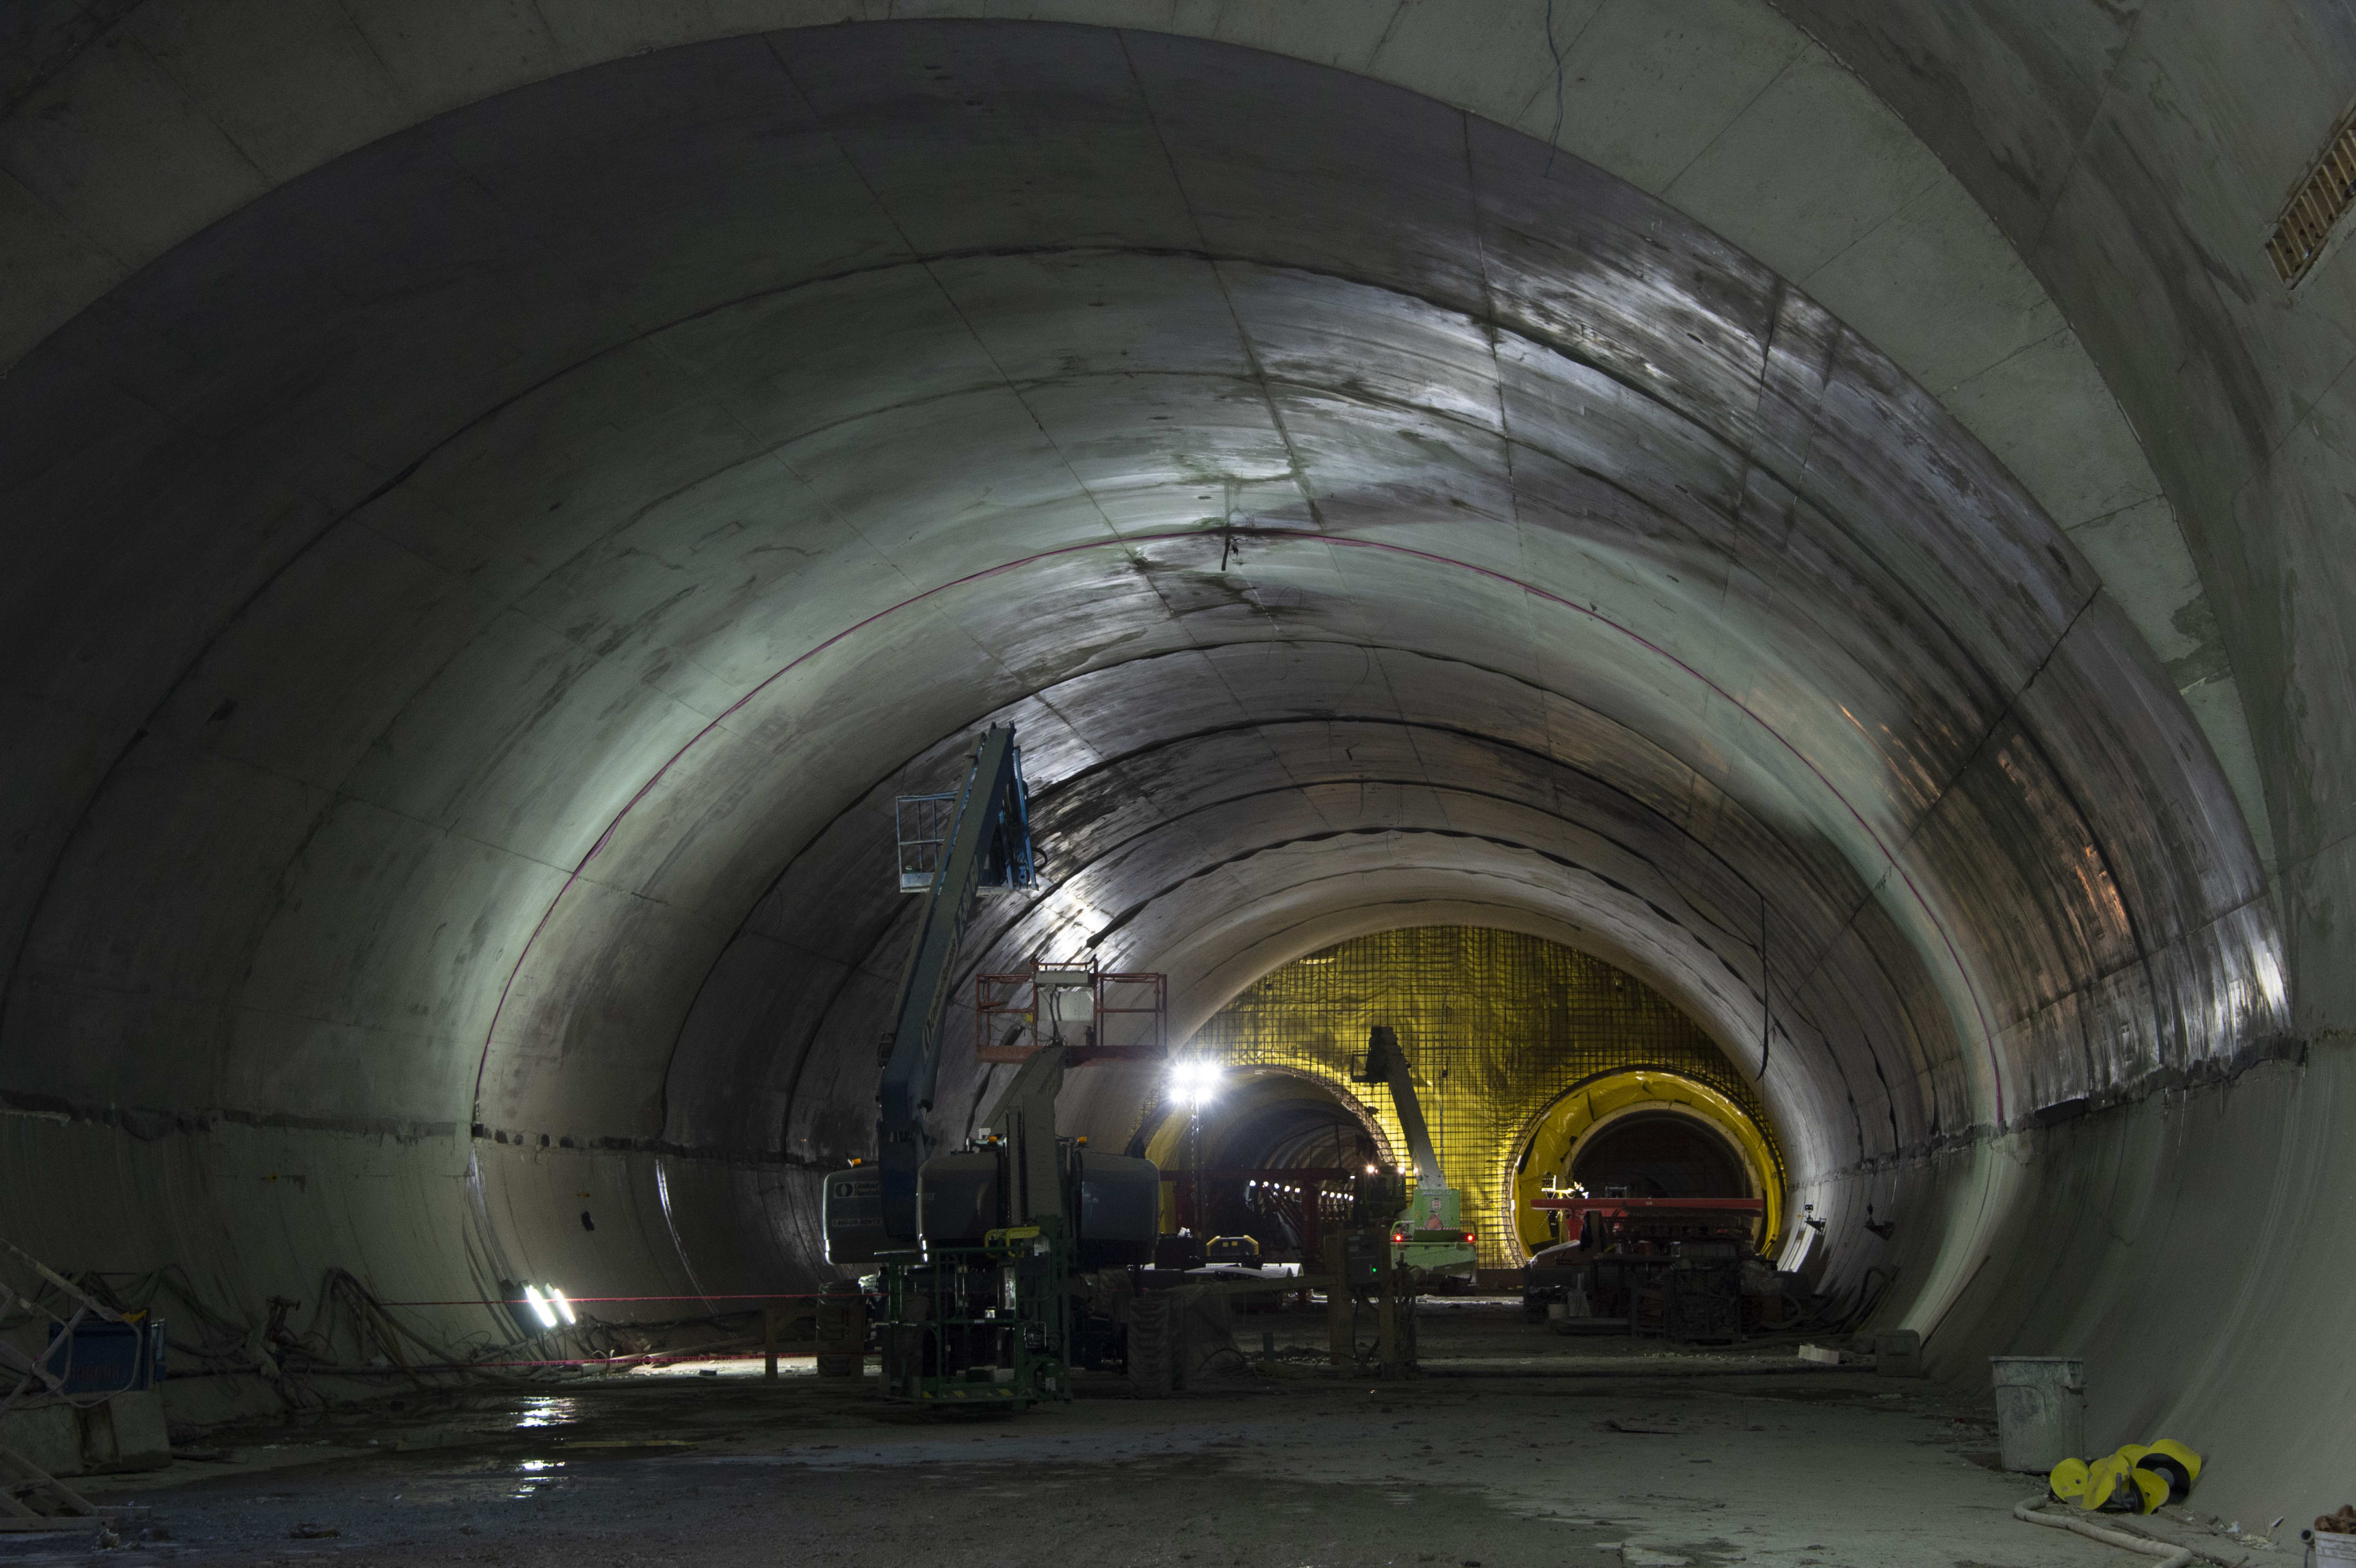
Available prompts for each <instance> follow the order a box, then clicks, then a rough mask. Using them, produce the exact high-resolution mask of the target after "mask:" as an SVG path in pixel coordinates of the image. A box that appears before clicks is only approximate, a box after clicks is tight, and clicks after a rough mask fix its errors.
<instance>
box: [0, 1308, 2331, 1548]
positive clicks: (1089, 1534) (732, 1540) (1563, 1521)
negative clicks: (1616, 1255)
mask: <svg viewBox="0 0 2356 1568" xmlns="http://www.w3.org/2000/svg"><path fill="white" fill-rule="evenodd" d="M1237 1321H1238V1326H1239V1332H1238V1335H1237V1338H1238V1340H1239V1341H1242V1342H1245V1343H1247V1344H1248V1346H1250V1347H1251V1348H1254V1349H1257V1348H1258V1335H1259V1333H1261V1332H1263V1331H1266V1332H1269V1333H1273V1334H1275V1335H1277V1337H1278V1344H1279V1348H1280V1349H1282V1348H1283V1347H1285V1346H1286V1345H1289V1344H1295V1343H1299V1344H1305V1343H1307V1341H1308V1338H1309V1334H1310V1330H1311V1329H1312V1327H1313V1323H1314V1319H1312V1317H1311V1316H1310V1315H1307V1314H1301V1315H1299V1316H1291V1315H1274V1316H1271V1317H1241V1318H1239V1319H1238V1320H1237ZM1263 1326H1269V1327H1265V1328H1264V1327H1263ZM1420 1337H1421V1340H1422V1349H1423V1354H1424V1360H1425V1364H1426V1366H1427V1368H1428V1369H1430V1370H1429V1371H1428V1373H1427V1375H1425V1376H1422V1377H1419V1378H1417V1379H1414V1380H1408V1381H1376V1382H1370V1381H1335V1380H1333V1379H1331V1378H1328V1377H1324V1376H1321V1375H1317V1374H1315V1373H1313V1372H1310V1371H1306V1370H1305V1369H1304V1370H1303V1371H1300V1372H1297V1373H1295V1374H1294V1375H1289V1376H1287V1375H1277V1376H1270V1375H1267V1374H1264V1373H1263V1374H1260V1375H1251V1376H1247V1375H1244V1374H1240V1373H1239V1374H1237V1375H1236V1376H1235V1377H1233V1378H1232V1379H1230V1380H1227V1381H1221V1382H1218V1383H1216V1384H1215V1385H1212V1386H1208V1387H1201V1388H1196V1389H1194V1390H1191V1391H1189V1392H1187V1393H1185V1394H1183V1395H1181V1396H1180V1397H1178V1398H1176V1399H1173V1400H1168V1401H1151V1402H1148V1401H1138V1400H1134V1399H1130V1398H1129V1397H1127V1395H1126V1393H1125V1391H1124V1389H1123V1388H1122V1385H1120V1384H1119V1382H1118V1381H1107V1382H1106V1383H1105V1384H1104V1385H1102V1387H1101V1388H1099V1389H1098V1390H1094V1391H1085V1392H1083V1395H1082V1397H1081V1398H1079V1399H1078V1400H1076V1402H1074V1403H1070V1404H1066V1405H1060V1406H1051V1407H1047V1408H1044V1409H1040V1410H1036V1411H1033V1412H1031V1413H1026V1414H1024V1415H1023V1416H1021V1417H1019V1418H1016V1419H1013V1420H1001V1421H991V1422H976V1421H971V1420H954V1419H949V1420H944V1419H939V1418H926V1417H916V1416H913V1415H909V1414H905V1413H898V1412H895V1411H894V1410H892V1409H890V1408H888V1407H885V1406H883V1405H882V1404H880V1403H877V1402H875V1401H874V1400H873V1398H872V1397H870V1395H869V1393H868V1392H867V1391H866V1390H863V1389H854V1388H851V1387H847V1386H845V1385H842V1384H839V1383H830V1382H822V1381H819V1380H818V1379H816V1378H815V1377H811V1376H807V1375H805V1376H798V1377H788V1378H785V1379H781V1380H780V1381H777V1382H776V1383H769V1382H765V1381H762V1380H761V1379H759V1378H758V1377H757V1376H744V1375H734V1376H719V1377H708V1376H701V1375H698V1374H697V1373H696V1372H695V1371H684V1372H680V1373H677V1374H674V1375H667V1376H660V1377H646V1376H633V1377H626V1378H615V1379H611V1380H604V1381H599V1382H598V1383H595V1384H593V1385H587V1386H580V1385H575V1386H568V1387H563V1388H561V1389H549V1390H541V1391H502V1392H497V1393H485V1392H470V1393H464V1394H448V1395H439V1396H434V1397H431V1398H424V1399H421V1398H419V1397H416V1396H411V1397H409V1398H405V1399H403V1400H402V1408H400V1409H392V1408H389V1407H386V1406H377V1407H372V1408H369V1409H367V1410H348V1411H339V1412H335V1413H327V1414H322V1415H319V1416H316V1417H312V1418H309V1419H307V1420H305V1421H302V1422H298V1423H295V1424H281V1425H275V1426H270V1427H251V1428H244V1429H239V1430H233V1431H221V1432H218V1433H215V1434H213V1435H210V1436H209V1439H208V1441H209V1442H211V1443H214V1444H217V1445H219V1448H218V1450H217V1451H219V1452H222V1453H226V1454H230V1455H233V1456H234V1457H233V1458H232V1459H230V1460H229V1461H228V1462H225V1463H222V1462H215V1463H207V1462H202V1461H189V1460H180V1461H176V1462H175V1464H174V1466H173V1467H172V1469H171V1470H170V1471H169V1472H166V1473H164V1474H162V1475H160V1476H154V1477H116V1478H113V1479H112V1480H111V1481H109V1480H103V1479H102V1480H99V1481H97V1482H95V1483H94V1484H93V1483H85V1484H93V1485H94V1488H95V1489H99V1490H102V1491H103V1493H104V1496H103V1497H102V1499H100V1500H102V1502H104V1503H106V1504H108V1505H112V1506H116V1507H121V1506H123V1505H129V1509H128V1512H127V1513H126V1514H125V1515H124V1516H123V1522H122V1523H121V1524H120V1526H119V1534H120V1537H121V1541H122V1546H121V1550H135V1551H139V1552H147V1553H155V1554H158V1555H163V1556H168V1557H170V1558H173V1559H175V1560H181V1561H187V1562H190V1563H351V1564H363V1563H386V1564H395V1563H398V1564H408V1563H501V1564H511V1565H516V1568H542V1565H545V1568H582V1565H594V1568H604V1565H608V1564H611V1565H616V1568H620V1565H625V1564H637V1563H693V1564H696V1565H698V1568H731V1565H734V1564H738V1563H778V1562H789V1563H824V1564H851V1565H862V1568H863V1565H866V1564H876V1565H878V1568H881V1565H883V1564H893V1565H895V1568H897V1565H903V1564H919V1565H922V1564H931V1563H942V1564H948V1563H956V1564H959V1565H961V1568H981V1565H996V1564H1008V1565H1013V1564H1023V1563H1038V1562H1044V1561H1059V1562H1085V1563H1122V1564H1156V1565H1164V1564H1166V1565H1170V1568H1181V1565H1192V1568H1307V1565H1326V1564H1332V1565H1342V1564H1415V1565H1422V1564H1438V1565H1443V1568H1467V1565H1471V1564H1477V1565H1479V1568H1523V1565H1533V1568H1535V1565H1540V1564H1544V1565H1547V1568H1606V1565H1613V1568H1617V1565H1624V1564H1637V1565H1661V1568H1665V1565H1668V1564H1675V1563H1689V1564H1693V1565H1695V1568H1704V1565H1718V1564H1730V1563H1760V1564H1777V1565H1790V1568H1880V1565H1884V1564H1901V1563H1903V1564H1916V1563H1922V1564H1938V1565H1940V1568H1998V1565H2004V1568H2046V1565H2049V1564H2051V1565H2054V1568H2061V1565H2064V1564H2100V1563H2114V1562H2115V1563H2127V1562H2137V1561H2148V1559H2139V1558H2136V1557H2135V1556H2134V1555H2133V1554H2131V1553H2126V1552H2117V1551H2114V1550H2112V1549H2109V1548H2106V1547H2104V1546H2101V1545H2099V1544H2097V1543H2094V1542H2092V1541H2084V1540H2082V1539H2079V1538H2076V1537H2073V1536H2070V1535H2065V1534H2062V1533H2061V1532H2059V1531H2043V1530H2037V1529H2033V1528H2031V1527H2029V1526H2027V1525H2024V1524H2021V1523H2019V1521H2017V1520H2014V1519H2013V1518H2011V1516H2010V1515H2011V1509H2012V1508H2013V1506H2014V1504H2015V1503H2017V1502H2019V1501H2020V1500H2022V1499H2024V1498H2025V1497H2027V1496H2028V1495H2029V1494H2030V1493H2031V1492H2032V1491H2034V1490H2035V1489H2036V1488H2035V1484H2034V1482H2033V1480H2028V1479H2024V1478H2022V1477H2013V1476H2005V1475H2000V1474H1997V1473H1996V1472H1995V1471H1994V1470H1993V1469H1992V1468H1991V1465H1992V1461H1993V1459H1994V1455H1993V1453H1992V1452H1991V1450H1992V1449H1993V1447H1994V1437H1993V1434H1992V1431H1991V1429H1990V1427H1989V1425H1988V1424H1987V1420H1986V1412H1985V1410H1984V1409H1974V1408H1971V1407H1969V1406H1968V1405H1964V1404H1958V1403H1955V1402H1954V1400H1953V1399H1951V1398H1949V1397H1947V1396H1945V1395H1944V1394H1943V1393H1942V1392H1941V1391H1939V1390H1938V1389H1936V1388H1935V1387H1933V1386H1932V1385H1930V1384H1927V1383H1922V1382H1916V1381H1905V1382H1902V1383H1893V1381H1892V1380H1887V1379H1878V1378H1875V1377H1873V1376H1872V1375H1870V1374H1869V1373H1866V1372H1859V1371H1822V1372H1815V1373H1811V1374H1805V1375H1794V1374H1788V1373H1786V1374H1783V1375H1775V1374H1772V1373H1771V1372H1770V1371H1768V1370H1766V1369H1768V1368H1770V1367H1772V1366H1777V1365H1782V1364H1785V1363H1788V1361H1789V1360H1790V1356H1789V1349H1790V1348H1789V1347H1788V1346H1782V1347H1770V1348H1767V1349H1752V1350H1744V1351H1731V1352H1683V1353H1680V1352H1675V1351H1663V1350H1661V1349H1658V1348H1657V1347H1652V1346H1646V1347H1633V1346H1631V1345H1629V1344H1628V1342H1626V1341H1619V1342H1617V1343H1616V1344H1615V1343H1613V1342H1609V1341H1579V1340H1564V1339H1559V1338H1557V1337H1554V1336H1551V1335H1548V1334H1547V1333H1546V1332H1545V1331H1544V1330H1543V1329H1538V1328H1529V1327H1527V1326H1526V1325H1523V1324H1522V1323H1521V1322H1520V1319H1519V1314H1518V1307H1517V1304H1513V1305H1508V1304H1503V1303H1500V1304H1494V1305H1479V1304H1473V1305H1467V1304H1457V1303H1435V1304H1431V1305H1430V1309H1429V1310H1428V1311H1427V1312H1426V1314H1425V1316H1424V1318H1423V1320H1422V1324H1421V1328H1420ZM1279 1360H1280V1361H1281V1360H1282V1358H1281V1357H1280V1358H1279ZM1746 1362H1748V1363H1751V1364H1752V1365H1753V1366H1755V1367H1757V1368H1758V1369H1760V1370H1758V1371H1750V1370H1744V1363H1746ZM1564 1374H1570V1375H1564ZM159 1482H160V1483H162V1484H158V1483H159ZM2211 1541H2212V1543H2213V1544H2218V1545H2222V1544H2223V1543H2222V1541H2217V1540H2216V1538H2213V1537H2212V1538H2211ZM108 1554H110V1555H111V1553H108ZM92 1555H93V1545H92V1542H91V1538H90V1537H89V1536H88V1535H86V1534H80V1533H77V1534H72V1535H64V1534H59V1535H51V1536H29V1537H17V1538H5V1537H0V1563H49V1562H66V1561H76V1562H79V1561H87V1560H88V1559H89V1558H90V1557H91V1556H92ZM2241 1557H2242V1553H2241V1552H2224V1553H2221V1554H2219V1556H2218V1558H2217V1560H2219V1561H2223V1562H2238V1561H2240V1560H2241ZM2252 1560H2253V1561H2258V1562H2263V1561H2266V1560H2267V1559H2266V1558H2265V1557H2257V1558H2253V1559H2252ZM2273 1560H2275V1561H2283V1560H2286V1559H2284V1558H2283V1557H2281V1556H2280V1555H2279V1554H2277V1555H2276V1556H2275V1557H2274V1559H2273Z"/></svg>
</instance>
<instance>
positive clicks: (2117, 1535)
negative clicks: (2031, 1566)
mask: <svg viewBox="0 0 2356 1568" xmlns="http://www.w3.org/2000/svg"><path fill="white" fill-rule="evenodd" d="M2044 1500H2045V1499H2043V1498H2032V1499H2029V1501H2027V1502H2025V1503H2021V1504H2019V1506H2018V1507H2016V1508H2015V1509H2013V1510H2012V1517H2013V1518H2015V1519H2018V1520H2027V1521H2028V1522H2029V1523H2030V1524H2042V1525H2046V1526H2049V1527H2051V1528H2052V1529H2054V1530H2066V1531H2070V1533H2072V1535H2083V1536H2084V1537H2085V1538H2086V1539H2087V1540H2089V1541H2101V1542H2102V1543H2103V1544H2104V1545H2105V1546H2118V1547H2124V1548H2126V1550H2127V1551H2129V1552H2142V1553H2143V1554H2144V1555H2145V1556H2147V1557H2158V1558H2160V1559H2161V1560H2162V1561H2161V1563H2160V1565H2159V1568H2190V1565H2191V1564H2192V1563H2197V1562H2199V1561H2201V1553H2199V1552H2195V1551H2193V1550H2192V1548H2190V1546H2170V1545H2169V1544H2168V1542H2166V1541H2154V1540H2153V1539H2151V1537H2149V1536H2147V1535H2129V1534H2128V1533H2127V1532H2126V1531H2124V1530H2109V1529H2106V1528H2104V1526H2102V1525H2099V1524H2096V1523H2095V1522H2094V1520H2086V1519H2072V1518H2071V1517H2070V1516H2069V1515H2067V1514H2058V1513H2042V1512H2040V1511H2039V1509H2038V1507H2037V1505H2038V1504H2039V1503H2041V1502H2043V1501H2044Z"/></svg>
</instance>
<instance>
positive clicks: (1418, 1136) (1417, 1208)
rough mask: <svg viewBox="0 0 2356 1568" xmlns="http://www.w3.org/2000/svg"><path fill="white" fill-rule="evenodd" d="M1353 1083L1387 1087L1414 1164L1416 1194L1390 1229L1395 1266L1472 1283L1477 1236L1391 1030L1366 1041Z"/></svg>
mask: <svg viewBox="0 0 2356 1568" xmlns="http://www.w3.org/2000/svg"><path fill="white" fill-rule="evenodd" d="M1351 1066H1352V1071H1351V1073H1350V1076H1351V1078H1352V1079H1353V1080H1354V1081H1355V1082H1357V1083H1382V1084H1387V1085H1388V1086H1389V1089H1390V1092H1391V1105H1392V1107H1393V1108H1394V1109H1395V1110H1397V1111H1398V1119H1399V1129H1400V1131H1402V1132H1404V1133H1405V1134H1406V1135H1407V1147H1408V1157H1410V1158H1411V1159H1412V1160H1413V1161H1414V1163H1415V1188H1414V1190H1413V1191H1412V1192H1410V1193H1409V1194H1408V1200H1407V1207H1406V1208H1405V1209H1404V1210H1402V1211H1400V1213H1399V1216H1398V1219H1397V1220H1396V1221H1392V1224H1391V1251H1392V1261H1393V1262H1394V1264H1397V1265H1398V1266H1401V1267H1407V1268H1414V1269H1418V1270H1420V1271H1421V1272H1422V1273H1423V1275H1425V1276H1426V1277H1439V1278H1456V1279H1462V1280H1463V1281H1465V1282H1466V1283H1468V1284H1469V1283H1470V1282H1471V1281H1472V1273H1473V1267H1474V1264H1475V1263H1476V1262H1477V1260H1478V1259H1479V1257H1480V1253H1479V1251H1478V1249H1477V1248H1476V1247H1475V1246H1474V1244H1473V1243H1474V1237H1473V1233H1472V1232H1471V1231H1469V1230H1467V1229H1466V1228H1465V1226H1464V1223H1463V1199H1462V1194H1461V1193H1459V1192H1458V1191H1457V1189H1454V1188H1452V1187H1451V1186H1449V1185H1448V1179H1447V1177H1446V1176H1445V1175H1444V1174H1443V1173H1442V1172H1441V1170H1440V1154H1439V1151H1438V1150H1436V1149H1435V1148H1433V1147H1432V1145H1431V1129H1430V1127H1429V1126H1427V1125H1425V1124H1424V1120H1423V1107H1422V1105H1421V1104H1419V1103H1418V1101H1417V1100H1416V1097H1415V1076H1414V1073H1413V1072H1412V1070H1411V1067H1410V1064H1409V1063H1408V1059H1407V1052H1406V1051H1402V1050H1401V1049H1400V1048H1399V1042H1398V1033H1397V1032H1396V1031H1395V1030H1393V1029H1391V1027H1390V1026H1389V1025H1388V1024H1376V1025H1375V1026H1374V1028H1373V1029H1371V1030H1369V1031H1368V1033H1367V1036H1366V1054H1365V1057H1363V1058H1362V1059H1360V1060H1359V1061H1356V1062H1354V1063H1352V1064H1351Z"/></svg>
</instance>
